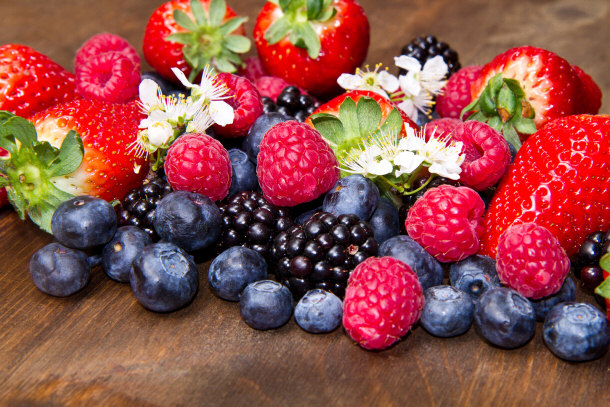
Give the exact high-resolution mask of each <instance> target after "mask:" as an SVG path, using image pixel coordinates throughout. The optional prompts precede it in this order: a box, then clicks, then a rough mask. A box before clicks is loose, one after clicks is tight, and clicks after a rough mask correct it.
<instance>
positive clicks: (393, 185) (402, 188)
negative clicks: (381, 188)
mask: <svg viewBox="0 0 610 407" xmlns="http://www.w3.org/2000/svg"><path fill="white" fill-rule="evenodd" d="M378 178H379V179H380V180H381V181H383V182H385V183H386V185H388V186H389V187H390V188H394V189H396V190H397V191H398V192H400V193H403V191H404V187H401V186H399V185H396V184H395V183H393V182H392V181H390V180H389V179H387V178H386V177H384V176H383V175H378Z"/></svg>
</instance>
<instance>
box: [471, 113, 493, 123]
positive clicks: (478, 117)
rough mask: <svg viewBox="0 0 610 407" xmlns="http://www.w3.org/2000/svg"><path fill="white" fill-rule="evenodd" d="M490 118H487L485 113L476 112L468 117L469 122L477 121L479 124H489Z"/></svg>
mask: <svg viewBox="0 0 610 407" xmlns="http://www.w3.org/2000/svg"><path fill="white" fill-rule="evenodd" d="M487 119H488V117H487V116H485V115H484V114H483V113H481V112H476V113H474V114H472V115H470V116H468V120H476V121H478V122H483V123H486V122H487Z"/></svg>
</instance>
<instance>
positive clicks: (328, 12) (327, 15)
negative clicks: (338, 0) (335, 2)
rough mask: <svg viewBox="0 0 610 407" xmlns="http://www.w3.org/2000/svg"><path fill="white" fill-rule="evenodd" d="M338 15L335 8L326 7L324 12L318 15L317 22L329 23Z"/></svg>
mask: <svg viewBox="0 0 610 407" xmlns="http://www.w3.org/2000/svg"><path fill="white" fill-rule="evenodd" d="M336 14H337V9H336V8H334V7H325V8H324V10H323V11H322V12H321V13H320V14H319V15H318V18H316V21H321V22H324V21H328V20H330V19H331V18H333V17H334V16H335V15H336Z"/></svg>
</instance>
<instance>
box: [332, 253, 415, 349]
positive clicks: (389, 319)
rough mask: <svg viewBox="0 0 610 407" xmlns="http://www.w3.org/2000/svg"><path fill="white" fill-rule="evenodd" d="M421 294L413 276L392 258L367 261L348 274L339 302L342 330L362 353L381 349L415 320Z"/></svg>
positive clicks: (413, 274)
mask: <svg viewBox="0 0 610 407" xmlns="http://www.w3.org/2000/svg"><path fill="white" fill-rule="evenodd" d="M423 308H424V294H423V291H422V288H421V285H420V284H419V281H418V280H417V275H416V274H415V273H414V272H413V270H411V267H409V266H407V265H406V264H405V263H403V262H401V261H400V260H396V259H395V258H393V257H381V258H379V257H370V258H368V259H366V260H365V261H364V262H362V263H360V264H359V265H358V266H357V267H356V268H355V269H354V271H353V272H352V274H351V276H350V278H349V281H348V285H347V290H346V292H345V300H344V301H343V326H344V327H345V330H346V331H347V333H348V335H349V336H350V337H351V338H352V339H353V340H355V341H356V342H358V344H359V345H360V346H362V347H363V348H365V349H385V348H387V347H389V346H391V345H392V344H393V343H394V342H396V341H398V340H399V339H400V338H401V337H403V336H404V335H405V334H406V333H407V332H408V331H409V329H410V328H411V326H413V324H414V323H415V322H417V320H418V319H419V316H420V314H421V311H422V309H423Z"/></svg>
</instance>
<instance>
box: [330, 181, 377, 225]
mask: <svg viewBox="0 0 610 407" xmlns="http://www.w3.org/2000/svg"><path fill="white" fill-rule="evenodd" d="M378 201H379V189H378V188H377V185H375V184H374V183H373V181H371V180H370V179H368V178H364V177H363V176H362V175H358V174H356V175H350V176H348V177H345V178H341V179H340V180H339V181H337V184H335V186H334V188H333V189H331V190H330V191H329V192H328V193H327V194H326V196H325V197H324V203H323V204H322V208H323V210H324V211H325V212H330V213H332V214H333V215H335V216H339V215H342V214H348V213H352V214H354V215H356V216H358V217H359V218H360V219H361V220H369V219H370V217H371V216H372V215H373V212H374V211H375V208H376V207H377V202H378Z"/></svg>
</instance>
